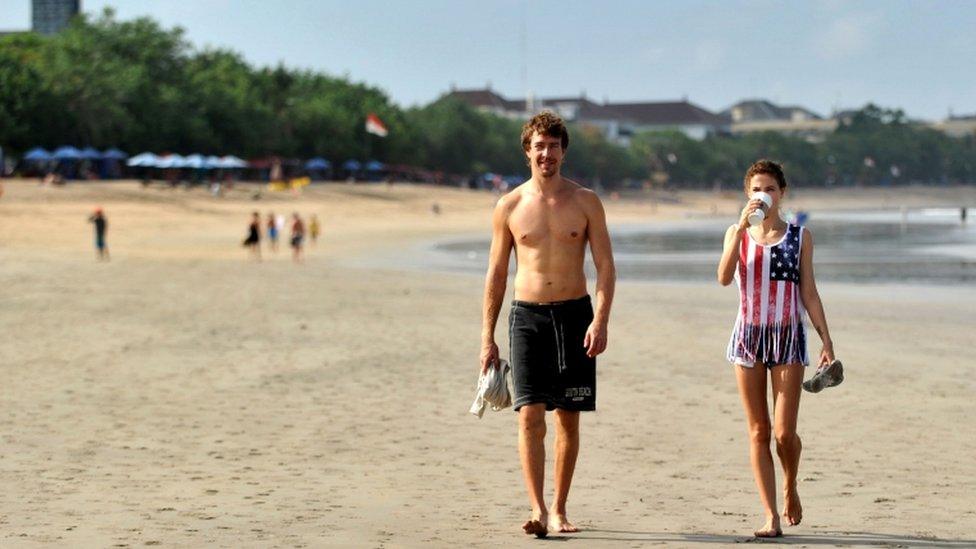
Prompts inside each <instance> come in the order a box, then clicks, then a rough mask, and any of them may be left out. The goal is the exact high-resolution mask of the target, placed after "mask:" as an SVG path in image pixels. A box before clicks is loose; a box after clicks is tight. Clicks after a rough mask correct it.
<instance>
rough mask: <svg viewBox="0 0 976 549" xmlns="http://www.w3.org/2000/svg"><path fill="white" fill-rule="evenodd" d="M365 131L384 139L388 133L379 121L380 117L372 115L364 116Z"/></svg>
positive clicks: (384, 125)
mask: <svg viewBox="0 0 976 549" xmlns="http://www.w3.org/2000/svg"><path fill="white" fill-rule="evenodd" d="M366 131H367V132H368V133H371V134H373V135H378V136H380V137H386V136H387V135H388V134H389V133H390V132H389V130H387V129H386V124H384V123H383V121H382V120H380V117H378V116H376V115H375V114H373V113H369V114H367V115H366Z"/></svg>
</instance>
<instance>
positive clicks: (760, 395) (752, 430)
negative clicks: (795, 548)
mask: <svg viewBox="0 0 976 549" xmlns="http://www.w3.org/2000/svg"><path fill="white" fill-rule="evenodd" d="M733 368H735V379H736V382H737V383H738V385H739V396H740V397H741V399H742V407H743V408H744V409H745V412H746V422H747V423H748V427H749V460H750V462H751V463H752V475H753V477H755V479H756V487H757V488H759V499H760V501H761V502H762V505H763V510H764V511H765V513H766V523H765V524H764V525H763V527H762V528H760V529H759V530H757V531H756V535H757V536H759V535H765V536H772V535H777V533H780V532H781V530H780V525H779V516H778V515H777V513H776V472H775V470H774V469H773V454H772V453H771V452H770V451H769V440H770V423H769V406H768V404H767V401H766V367H765V366H763V365H762V364H755V365H753V366H752V367H751V368H749V367H745V366H740V365H735V366H733Z"/></svg>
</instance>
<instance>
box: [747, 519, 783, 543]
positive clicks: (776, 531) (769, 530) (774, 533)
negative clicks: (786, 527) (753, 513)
mask: <svg viewBox="0 0 976 549" xmlns="http://www.w3.org/2000/svg"><path fill="white" fill-rule="evenodd" d="M753 535H754V536H756V537H757V538H778V537H780V536H782V535H783V530H782V529H781V528H780V527H779V517H777V516H776V515H773V516H772V517H770V518H768V519H766V524H763V527H762V528H760V529H758V530H756V531H755V532H753Z"/></svg>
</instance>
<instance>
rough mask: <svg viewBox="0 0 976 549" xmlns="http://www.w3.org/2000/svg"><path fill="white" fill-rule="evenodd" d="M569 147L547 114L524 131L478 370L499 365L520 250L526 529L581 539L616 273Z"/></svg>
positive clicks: (517, 365) (503, 213) (495, 226)
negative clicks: (586, 451) (584, 430)
mask: <svg viewBox="0 0 976 549" xmlns="http://www.w3.org/2000/svg"><path fill="white" fill-rule="evenodd" d="M568 145H569V134H568V132H567V131H566V127H565V125H564V124H563V121H562V120H561V119H560V118H559V117H558V116H556V115H554V114H552V113H550V112H543V113H541V114H538V115H536V116H535V117H533V118H532V119H531V120H529V121H528V123H526V124H525V126H524V127H523V128H522V149H523V152H524V153H525V156H526V159H527V161H528V164H529V166H530V168H531V170H532V177H531V178H530V179H529V180H528V181H526V182H525V183H524V184H522V185H520V186H518V187H517V188H516V189H515V190H513V191H512V192H511V193H508V194H506V195H504V196H502V197H501V199H499V200H498V204H497V205H496V206H495V211H494V214H493V216H492V243H491V251H490V253H489V260H488V275H487V280H486V282H485V295H484V319H483V323H482V343H481V357H480V358H481V371H482V372H487V371H488V368H492V367H496V366H497V364H498V346H497V345H496V344H495V325H496V323H497V321H498V315H499V312H500V309H501V306H502V300H503V298H504V296H505V286H506V283H507V277H508V263H509V257H510V256H511V253H512V250H513V249H514V250H515V257H516V265H517V266H518V267H517V271H516V273H515V301H513V302H512V307H511V312H510V316H509V341H510V342H511V345H510V352H511V356H510V358H511V360H510V363H511V366H512V377H513V382H514V389H515V395H514V408H515V410H516V411H517V412H518V417H519V437H518V438H519V456H520V458H521V462H522V474H523V478H524V480H525V485H526V488H527V489H528V493H529V503H530V505H531V506H532V515H531V517H530V518H529V520H528V521H527V522H525V524H523V525H522V530H523V531H524V532H525V533H526V534H534V535H536V536H538V537H545V536H546V535H547V534H548V532H549V530H550V529H552V530H555V531H557V532H576V531H577V528H576V526H574V525H573V524H572V523H571V522H570V521H569V519H568V518H567V517H566V500H567V498H568V496H569V487H570V484H571V482H572V480H573V470H574V468H575V467H576V456H577V454H578V452H579V420H580V412H581V411H592V410H595V409H596V356H597V355H599V354H600V353H602V352H603V351H604V350H605V349H606V347H607V321H608V319H609V317H610V305H611V302H612V301H613V292H614V284H615V280H616V273H615V269H614V264H613V254H612V252H611V248H610V235H609V233H608V231H607V224H606V218H605V216H604V212H603V205H602V204H601V202H600V199H599V198H598V197H597V195H596V194H595V193H593V192H592V191H590V190H589V189H586V188H584V187H582V186H580V185H578V184H577V183H575V182H573V181H570V180H569V179H566V178H564V177H563V176H562V175H561V174H560V167H561V165H562V163H563V158H564V156H565V154H566V149H567V147H568ZM587 244H589V246H590V251H591V252H592V255H593V262H594V263H595V265H596V272H597V280H596V300H595V301H596V312H595V313H594V309H593V305H592V304H591V301H590V296H589V294H588V293H587V287H586V276H585V274H584V273H583V264H584V261H585V257H586V254H585V251H586V246H587ZM548 410H555V424H556V442H555V448H556V456H555V468H556V471H555V473H556V474H555V479H556V482H555V497H554V501H553V505H552V507H551V508H550V507H547V506H546V503H545V498H544V497H543V479H544V478H545V435H546V411H548Z"/></svg>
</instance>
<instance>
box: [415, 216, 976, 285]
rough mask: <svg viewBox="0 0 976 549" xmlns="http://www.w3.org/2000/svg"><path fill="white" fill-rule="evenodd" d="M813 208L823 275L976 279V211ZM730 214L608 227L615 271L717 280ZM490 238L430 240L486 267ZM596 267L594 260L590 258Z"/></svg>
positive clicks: (455, 265)
mask: <svg viewBox="0 0 976 549" xmlns="http://www.w3.org/2000/svg"><path fill="white" fill-rule="evenodd" d="M969 214H970V215H969V220H968V223H962V222H961V220H960V211H959V209H958V208H955V209H949V208H929V209H918V210H911V211H901V210H867V211H840V212H812V213H811V214H810V217H809V218H808V219H807V221H806V223H805V225H806V226H807V227H808V228H809V229H810V231H811V233H812V234H813V239H814V243H815V247H814V272H815V273H816V276H817V280H818V281H843V282H855V283H857V282H864V283H877V282H882V283H908V284H936V285H959V284H971V283H973V282H976V219H973V216H974V215H976V212H972V211H970V212H969ZM731 221H732V220H728V219H723V220H717V219H714V218H705V219H686V220H681V221H677V222H667V223H653V222H651V223H647V224H646V225H637V226H634V225H628V226H625V227H611V228H610V233H611V240H612V242H613V249H614V259H615V262H616V266H617V276H618V278H620V279H631V280H662V281H714V280H715V276H716V275H715V271H716V267H717V265H718V259H719V256H720V254H721V252H722V239H723V237H724V234H725V229H726V228H727V227H728V226H729V224H730V223H731ZM489 245H490V242H489V240H488V239H487V238H462V239H455V240H451V241H444V242H438V243H436V244H434V245H433V249H432V257H431V258H430V259H431V261H432V262H433V263H434V264H435V265H434V266H435V267H436V268H442V269H448V270H462V271H471V272H484V270H485V268H486V266H487V253H488V247H489ZM588 270H589V274H590V275H593V274H594V273H593V270H592V265H591V264H590V265H588Z"/></svg>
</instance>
